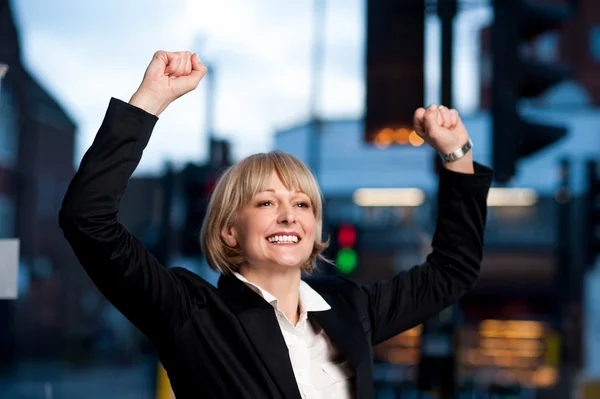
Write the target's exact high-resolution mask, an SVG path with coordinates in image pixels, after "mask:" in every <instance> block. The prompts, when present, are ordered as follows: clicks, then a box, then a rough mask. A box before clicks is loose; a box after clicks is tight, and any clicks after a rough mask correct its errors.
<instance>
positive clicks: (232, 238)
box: [221, 226, 238, 248]
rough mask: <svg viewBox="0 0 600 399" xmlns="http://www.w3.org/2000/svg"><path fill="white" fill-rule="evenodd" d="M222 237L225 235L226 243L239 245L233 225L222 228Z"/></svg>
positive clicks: (232, 245)
mask: <svg viewBox="0 0 600 399" xmlns="http://www.w3.org/2000/svg"><path fill="white" fill-rule="evenodd" d="M221 237H223V240H224V241H225V244H227V245H229V246H230V247H232V248H233V247H236V246H237V245H238V240H237V234H236V231H235V228H234V227H233V226H229V227H227V226H226V227H223V229H222V230H221Z"/></svg>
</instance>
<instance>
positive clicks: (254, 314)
mask: <svg viewBox="0 0 600 399" xmlns="http://www.w3.org/2000/svg"><path fill="white" fill-rule="evenodd" d="M219 289H220V290H222V291H223V292H225V293H227V294H228V295H227V297H228V299H229V301H230V303H231V304H232V307H233V309H232V310H233V311H234V312H235V313H236V314H237V317H238V319H239V320H240V323H241V325H242V327H243V328H244V330H245V331H246V334H247V336H248V338H249V340H250V342H251V343H252V345H253V346H254V348H255V350H256V352H257V353H258V356H259V357H260V359H261V360H262V362H263V363H264V365H265V368H266V369H267V371H268V372H269V374H270V375H271V377H272V379H273V382H274V383H275V384H276V385H277V387H278V388H279V390H280V391H281V393H282V395H283V397H284V398H286V399H301V396H300V392H299V391H298V384H297V383H296V377H295V376H294V370H293V369H292V364H291V362H290V356H289V352H288V348H287V345H286V344H285V340H284V339H283V335H282V334H281V328H280V327H279V323H278V322H277V317H276V316H275V312H274V310H273V307H272V306H271V305H270V304H269V303H267V302H266V301H265V300H264V299H263V298H261V297H260V295H258V294H256V293H255V292H254V291H252V290H251V289H250V288H249V287H247V286H246V285H245V284H244V283H243V282H241V281H240V280H238V279H237V278H236V277H235V276H221V278H220V279H219Z"/></svg>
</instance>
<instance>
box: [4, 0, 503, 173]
mask: <svg viewBox="0 0 600 399" xmlns="http://www.w3.org/2000/svg"><path fill="white" fill-rule="evenodd" d="M364 1H365V0H326V12H325V18H326V22H325V23H326V33H325V53H326V56H325V64H324V71H323V86H322V90H321V92H320V93H319V95H320V102H319V110H320V113H321V115H323V116H324V117H329V118H348V117H350V118H357V117H361V116H362V114H363V111H364V104H363V101H364V79H363V74H364V67H363V65H364V61H363V55H364V29H365V25H364V8H365V3H364ZM167 4H168V5H167ZM313 4H314V1H313V0H309V1H304V2H289V1H285V2H284V1H280V0H253V1H248V0H219V1H218V2H217V1H210V2H209V1H203V0H171V1H170V2H169V3H166V2H164V1H159V0H128V1H122V0H103V1H80V0H51V1H39V0H13V1H12V5H13V10H14V11H15V18H16V21H17V24H18V28H19V30H20V33H21V40H22V43H21V46H22V51H23V58H24V62H25V65H26V66H27V67H28V69H29V70H30V71H31V72H32V73H33V74H34V76H36V77H37V78H38V79H39V80H40V82H41V83H42V84H43V85H44V86H45V87H46V88H47V89H48V90H49V91H50V92H51V93H52V94H53V95H54V96H55V97H56V98H57V99H58V101H59V102H60V103H61V104H62V105H63V106H64V107H65V109H66V110H67V112H68V113H69V114H70V115H71V116H72V117H73V119H74V120H75V121H76V123H77V125H78V138H77V145H76V156H75V158H76V159H75V162H76V163H78V162H79V160H80V159H81V157H82V156H83V153H84V151H85V150H86V149H87V148H88V147H89V145H90V144H91V142H92V140H93V137H94V135H95V133H96V130H97V128H98V126H99V125H100V123H101V121H102V118H103V116H104V112H105V110H106V107H107V104H108V101H109V99H110V97H116V98H119V99H122V100H124V101H128V100H129V98H130V97H131V94H133V92H134V91H135V90H136V88H137V87H138V85H139V83H140V82H141V78H142V76H143V73H144V70H145V68H146V66H147V64H148V62H149V60H150V59H151V57H152V54H153V53H154V51H156V50H159V49H161V50H169V51H179V50H190V51H193V52H198V54H199V55H200V59H202V60H203V61H204V62H206V63H208V64H210V65H214V70H215V72H216V91H217V92H216V104H215V112H216V114H215V125H216V131H217V135H218V136H220V137H225V138H228V139H230V140H231V141H232V142H233V146H234V155H235V157H236V158H240V157H243V156H246V155H249V154H251V153H254V152H258V151H267V150H269V149H271V146H272V137H273V134H274V132H275V131H277V130H278V129H281V128H286V127H289V126H290V125H293V124H296V123H301V122H303V121H305V120H306V118H307V116H308V115H309V109H310V107H309V98H310V93H309V89H310V72H311V69H310V65H311V64H310V62H311V40H312V26H313V25H312V23H313ZM490 20H491V13H490V10H489V9H488V8H487V7H479V6H478V7H470V8H469V9H468V10H464V11H463V12H461V13H460V14H459V16H458V18H457V23H456V37H457V41H456V60H455V62H456V67H455V70H456V75H455V80H456V81H455V93H456V94H455V97H456V99H455V101H456V107H457V108H458V109H459V111H461V112H462V113H464V114H468V113H471V112H473V111H474V110H475V107H476V104H477V101H478V90H479V86H478V83H479V82H478V80H479V77H478V76H479V69H478V68H479V66H478V53H477V49H478V45H479V43H478V38H479V34H478V32H479V29H480V28H481V27H482V26H485V25H486V24H488V23H489V22H490ZM427 26H428V29H427V32H428V37H427V65H426V73H427V77H428V84H427V91H426V101H427V102H436V101H437V100H438V97H437V94H436V93H437V90H438V87H439V86H438V81H439V68H438V63H439V57H438V56H437V51H439V37H438V36H439V26H438V25H437V22H436V21H435V18H431V19H430V20H429V21H428V24H427ZM204 99H205V90H204V85H203V84H202V83H201V84H200V87H199V89H198V90H196V91H195V92H193V93H190V94H188V95H186V96H185V97H182V98H180V99H179V100H177V102H175V103H174V104H172V105H171V107H170V108H169V109H167V111H166V112H164V113H163V114H162V115H161V118H160V121H159V123H158V125H157V127H156V129H155V131H154V134H153V137H152V140H151V141H150V143H149V145H148V147H147V149H146V152H145V154H144V158H143V160H142V162H141V164H140V167H139V168H138V171H139V172H141V173H153V172H156V171H159V170H160V169H161V168H162V167H163V164H164V162H165V161H166V160H167V159H171V160H174V161H175V162H176V163H177V164H181V163H183V162H185V161H188V160H194V161H196V160H201V159H204V157H205V156H206V144H205V142H206V134H205V124H204V121H205V115H204V110H205V100H204Z"/></svg>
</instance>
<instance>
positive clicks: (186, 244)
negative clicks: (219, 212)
mask: <svg viewBox="0 0 600 399" xmlns="http://www.w3.org/2000/svg"><path fill="white" fill-rule="evenodd" d="M217 180H218V177H217V174H216V172H215V171H214V170H213V169H212V168H210V167H208V166H198V165H195V164H191V163H190V164H188V165H187V166H186V167H185V168H184V170H183V184H184V196H185V199H186V217H185V222H184V226H183V233H182V240H181V254H182V255H184V256H199V255H201V254H202V251H201V248H200V229H201V228H202V222H203V221H204V217H205V216H206V209H207V207H208V202H209V200H210V195H211V193H212V190H213V188H214V186H215V185H216V183H217Z"/></svg>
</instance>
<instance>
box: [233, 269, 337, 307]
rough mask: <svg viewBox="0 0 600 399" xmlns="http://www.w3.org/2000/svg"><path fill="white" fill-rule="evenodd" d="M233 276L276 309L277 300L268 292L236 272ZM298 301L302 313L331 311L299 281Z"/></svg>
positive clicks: (316, 293)
mask: <svg viewBox="0 0 600 399" xmlns="http://www.w3.org/2000/svg"><path fill="white" fill-rule="evenodd" d="M233 274H234V275H235V276H236V277H237V278H238V279H239V280H240V281H242V282H244V283H245V284H246V285H247V286H248V287H250V289H252V290H253V291H254V292H256V293H257V294H259V295H260V296H262V297H263V298H264V299H265V301H267V302H268V303H270V304H271V305H272V306H273V307H274V308H276V309H277V304H278V302H279V301H278V300H277V298H275V296H273V294H271V293H270V292H269V291H266V290H264V289H262V288H261V287H259V286H258V285H256V284H254V283H251V282H250V281H248V279H246V277H244V276H242V275H241V274H240V273H238V272H233ZM299 300H300V309H302V310H303V311H304V312H322V311H324V310H329V309H331V306H330V305H329V304H328V303H327V301H326V300H325V299H324V298H323V297H322V296H321V295H320V294H319V293H318V292H317V291H315V290H314V289H313V288H312V287H311V286H310V285H308V284H307V283H306V282H305V281H303V280H300V289H299Z"/></svg>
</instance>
